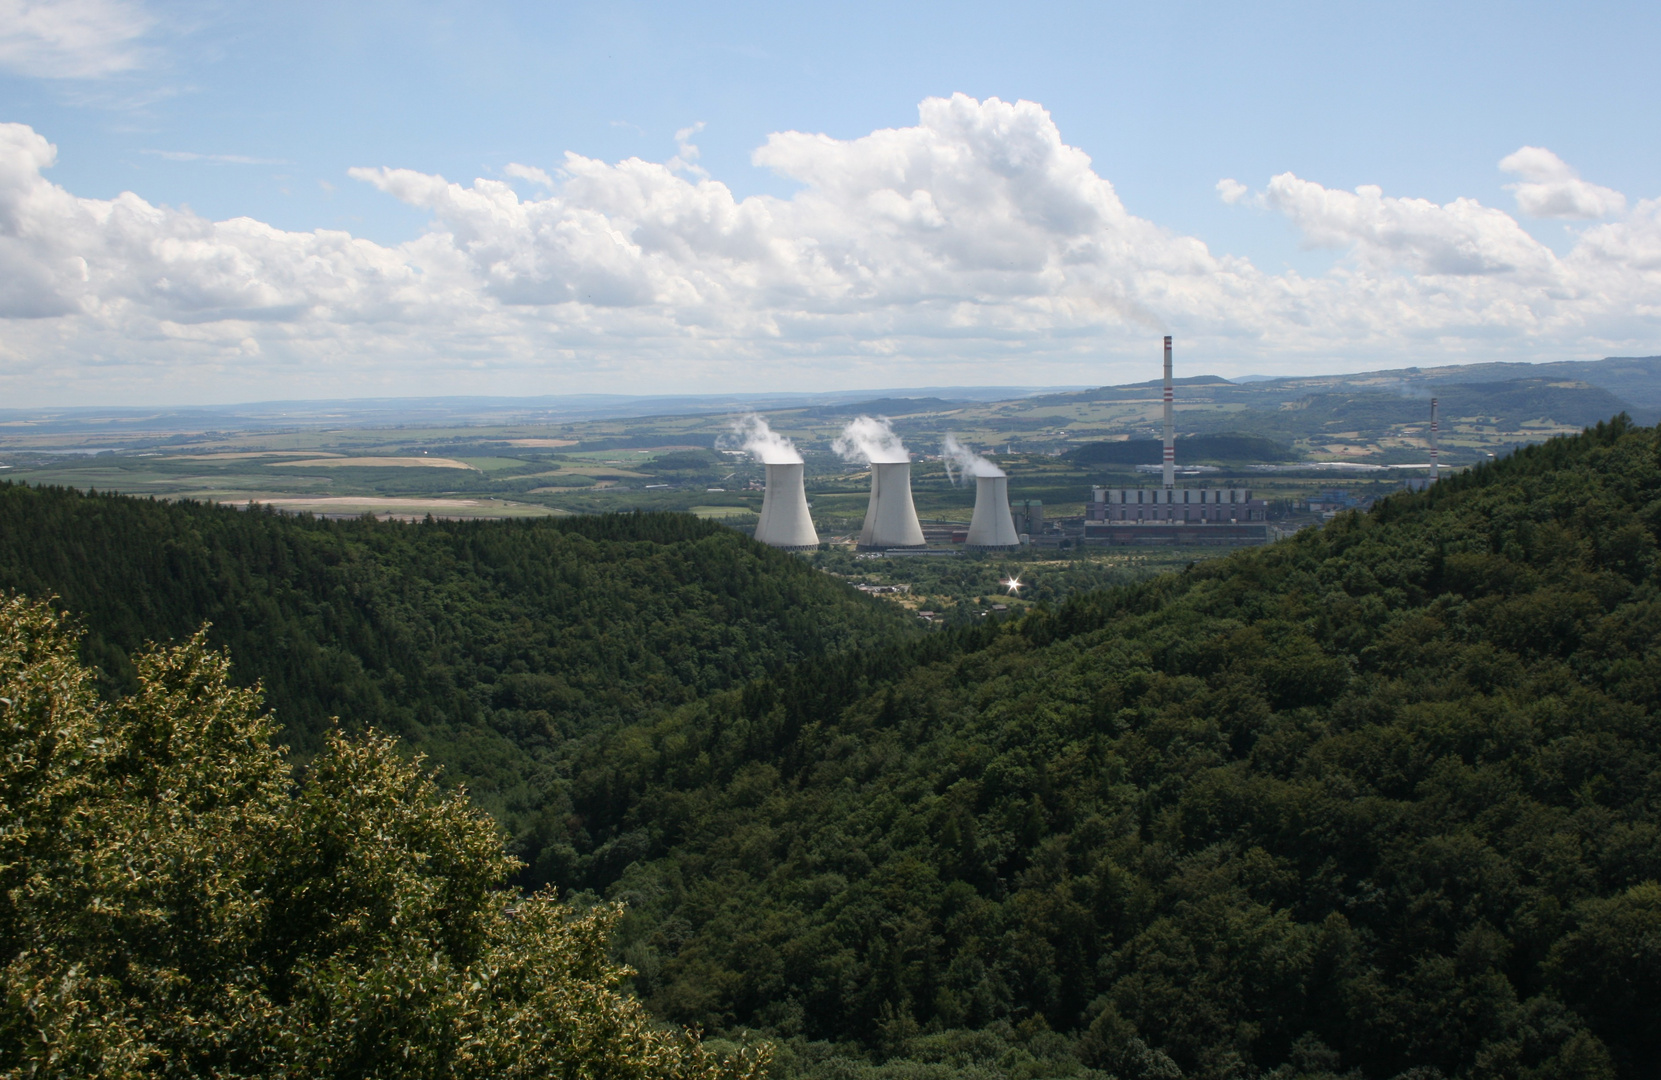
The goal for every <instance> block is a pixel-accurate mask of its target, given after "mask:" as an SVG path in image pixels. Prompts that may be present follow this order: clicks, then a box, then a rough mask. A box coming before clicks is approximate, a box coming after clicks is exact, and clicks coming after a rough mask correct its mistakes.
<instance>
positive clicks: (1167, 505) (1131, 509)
mask: <svg viewBox="0 0 1661 1080" xmlns="http://www.w3.org/2000/svg"><path fill="white" fill-rule="evenodd" d="M1268 516H1269V504H1268V502H1267V501H1266V500H1264V499H1254V498H1252V492H1251V489H1250V488H1164V489H1158V488H1108V487H1098V488H1095V489H1093V490H1092V492H1091V502H1090V505H1089V506H1088V507H1087V508H1086V514H1085V517H1086V520H1087V521H1110V522H1121V523H1129V524H1133V525H1134V524H1136V523H1137V522H1155V521H1161V522H1184V523H1188V524H1200V523H1217V524H1221V523H1224V522H1227V523H1230V524H1235V523H1238V522H1243V521H1247V522H1249V521H1266V520H1268Z"/></svg>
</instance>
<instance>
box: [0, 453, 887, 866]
mask: <svg viewBox="0 0 1661 1080" xmlns="http://www.w3.org/2000/svg"><path fill="white" fill-rule="evenodd" d="M0 589H9V590H14V591H16V592H18V593H20V594H23V595H26V596H31V597H36V598H41V599H45V598H48V597H53V596H56V597H58V598H59V602H60V604H61V606H62V607H63V608H65V609H67V610H68V611H69V612H71V613H72V614H73V615H74V616H75V618H77V619H78V620H79V622H80V625H81V627H82V629H83V630H84V637H83V639H82V644H81V653H82V656H83V658H84V659H85V660H86V661H87V662H88V663H90V664H92V665H93V666H94V667H96V668H97V669H98V670H99V671H100V673H101V679H100V681H101V683H102V686H103V690H104V692H105V694H106V696H116V695H119V694H121V693H124V692H129V691H131V690H132V689H133V687H134V683H133V678H134V670H133V665H132V662H131V661H130V659H129V656H130V655H131V654H133V653H135V652H137V651H138V650H139V649H140V648H141V647H142V646H143V645H144V644H145V643H146V642H147V641H157V642H161V641H169V640H184V639H185V638H188V637H190V635H191V634H193V633H194V632H195V631H196V629H197V628H198V627H200V626H202V625H203V624H209V631H208V641H209V642H210V643H211V644H212V645H214V646H216V647H218V648H222V649H225V650H227V651H228V653H229V654H230V657H231V660H232V676H231V677H232V679H233V680H234V681H235V682H236V683H238V684H239V685H242V686H251V685H253V684H255V683H256V682H257V683H258V684H259V685H260V686H261V688H262V690H263V692H264V697H265V704H266V706H267V707H268V708H270V709H271V710H272V711H273V712H274V713H275V715H276V717H277V719H278V722H279V724H280V725H281V732H282V734H281V737H282V739H283V741H284V742H285V743H287V744H288V745H289V746H290V747H291V748H292V749H293V750H294V751H295V752H296V754H297V755H298V760H300V761H304V760H305V759H306V757H307V756H308V755H309V754H310V753H312V752H314V751H315V750H316V749H318V748H319V747H321V746H322V745H323V742H324V739H325V737H326V735H327V733H328V732H329V730H330V729H331V726H332V718H335V717H338V718H339V720H340V722H341V723H342V724H343V725H345V726H346V728H347V729H348V730H352V731H364V730H369V729H375V730H379V731H384V732H388V733H391V734H395V735H398V736H400V737H401V738H403V739H404V740H405V741H406V742H408V743H409V744H411V745H413V746H415V747H418V748H419V749H420V751H421V752H422V753H424V754H426V755H427V756H428V757H429V758H430V759H431V760H432V761H433V762H434V763H435V764H437V765H440V766H443V767H444V769H445V771H446V778H447V779H448V780H450V781H452V782H454V781H465V783H466V785H467V787H468V789H469V791H470V792H471V794H472V796H473V798H474V799H475V800H476V801H478V802H480V803H481V804H482V805H484V806H485V807H486V808H488V809H489V810H490V811H491V812H492V813H493V814H495V815H496V816H497V818H498V819H499V820H500V821H501V822H502V823H503V825H504V827H506V828H507V829H508V830H509V832H510V833H511V834H513V835H515V836H518V837H520V838H521V840H522V841H523V840H524V838H526V837H532V836H536V835H540V833H542V832H546V831H547V827H546V825H544V824H542V823H541V820H540V817H539V815H542V814H544V813H545V808H546V806H547V804H548V798H547V793H548V792H550V791H553V790H556V789H557V788H558V784H559V781H558V777H557V775H556V774H557V771H558V769H559V767H560V766H559V761H560V756H561V752H562V751H561V748H562V747H564V746H565V745H566V743H567V742H568V741H570V740H572V739H574V738H578V737H580V736H582V735H584V734H586V733H590V732H593V731H596V730H602V729H607V728H614V727H616V726H617V725H619V724H621V723H624V722H625V721H632V720H636V719H638V718H639V717H640V716H641V715H642V714H644V713H647V712H648V711H650V710H653V709H657V708H662V707H665V706H670V705H674V704H676V703H680V702H685V701H689V700H692V699H694V698H696V697H698V696H699V695H701V694H706V693H709V692H711V691H715V690H720V689H723V688H726V687H732V686H737V685H741V684H743V683H745V682H746V681H747V680H751V679H754V678H756V677H758V676H761V675H763V674H766V673H768V672H770V671H774V670H778V669H781V668H782V667H784V666H785V665H787V664H789V663H791V662H794V661H798V660H803V659H807V658H810V657H822V656H827V655H834V654H836V653H838V652H839V651H842V650H847V649H851V648H856V647H858V646H860V645H864V644H869V643H872V642H875V641H879V640H889V639H892V638H895V637H904V636H906V635H908V634H915V633H916V632H917V631H916V629H915V623H916V620H915V619H914V618H913V617H911V616H908V615H905V614H903V613H901V612H899V611H897V610H896V609H894V607H893V606H892V605H889V604H885V603H883V602H881V601H879V600H876V599H874V598H871V597H868V596H864V595H862V594H860V593H857V592H854V591H853V590H851V589H848V588H847V587H846V586H844V585H842V584H840V583H839V582H836V581H834V580H832V579H830V578H829V577H827V576H826V575H824V574H820V573H816V572H814V571H812V570H811V569H809V568H807V567H806V566H805V565H803V563H802V562H801V560H799V559H795V558H792V557H790V556H788V555H784V554H781V553H779V552H776V551H773V550H772V549H770V548H766V547H763V546H761V545H758V544H754V543H752V542H751V541H749V540H748V539H746V538H745V537H743V536H741V535H739V534H738V533H735V532H733V531H732V530H730V529H726V528H723V527H722V526H720V525H718V524H714V523H711V522H703V521H699V520H697V519H696V518H693V517H691V516H689V515H684V514H663V513H657V514H619V515H609V516H595V517H574V518H566V519H540V520H533V521H525V520H520V521H472V522H452V521H433V520H430V519H429V520H428V521H426V522H424V523H418V524H410V523H405V522H399V521H376V520H374V519H372V518H367V517H366V518H360V519H353V520H327V519H319V518H312V517H311V516H309V515H298V516H297V515H285V514H279V513H273V512H271V511H269V510H265V509H254V510H237V509H233V508H229V507H223V506H213V505H208V504H202V503H192V502H162V501H157V500H153V499H134V498H126V497H123V496H119V495H112V494H97V493H90V494H89V493H83V492H79V491H75V490H73V489H68V488H39V487H29V486H24V485H17V484H0ZM520 853H521V854H522V855H528V857H529V858H530V859H532V860H534V859H535V857H536V853H535V851H530V852H524V851H521V852H520Z"/></svg>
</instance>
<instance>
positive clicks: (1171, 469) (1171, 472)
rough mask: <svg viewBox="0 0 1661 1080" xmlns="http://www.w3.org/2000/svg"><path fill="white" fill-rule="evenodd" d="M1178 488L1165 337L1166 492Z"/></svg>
mask: <svg viewBox="0 0 1661 1080" xmlns="http://www.w3.org/2000/svg"><path fill="white" fill-rule="evenodd" d="M1176 486H1177V434H1176V426H1175V423H1174V422H1173V420H1172V417H1171V337H1170V335H1169V334H1167V335H1166V336H1165V490H1166V491H1170V490H1171V489H1172V488H1174V487H1176Z"/></svg>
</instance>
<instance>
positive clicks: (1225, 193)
mask: <svg viewBox="0 0 1661 1080" xmlns="http://www.w3.org/2000/svg"><path fill="white" fill-rule="evenodd" d="M1250 191H1251V188H1249V187H1247V186H1246V185H1245V184H1242V183H1241V182H1240V181H1238V180H1235V179H1233V178H1231V177H1225V178H1224V179H1222V180H1219V181H1217V197H1218V198H1219V199H1221V200H1223V201H1224V202H1226V203H1228V204H1229V205H1230V206H1233V205H1234V204H1235V203H1237V202H1239V201H1240V200H1241V199H1243V198H1245V197H1246V194H1247V193H1248V192H1250Z"/></svg>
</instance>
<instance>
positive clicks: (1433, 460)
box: [1430, 398, 1437, 484]
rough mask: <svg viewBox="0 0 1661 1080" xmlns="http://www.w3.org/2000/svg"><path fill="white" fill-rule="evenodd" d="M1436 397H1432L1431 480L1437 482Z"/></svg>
mask: <svg viewBox="0 0 1661 1080" xmlns="http://www.w3.org/2000/svg"><path fill="white" fill-rule="evenodd" d="M1436 467H1437V461H1436V399H1435V398H1431V399H1430V482H1431V483H1433V484H1434V483H1435V482H1436Z"/></svg>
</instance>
